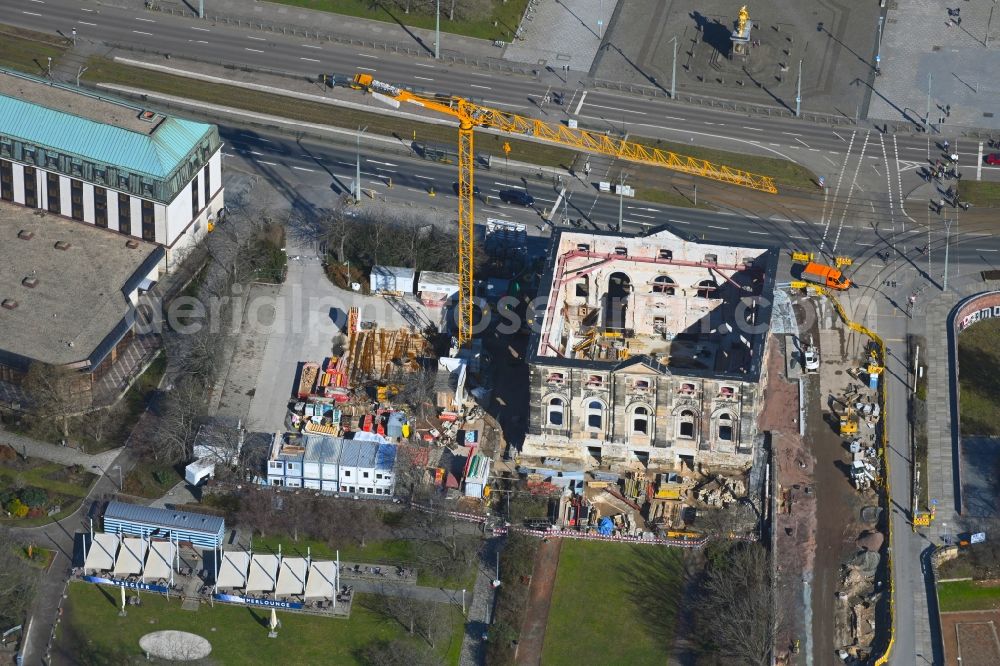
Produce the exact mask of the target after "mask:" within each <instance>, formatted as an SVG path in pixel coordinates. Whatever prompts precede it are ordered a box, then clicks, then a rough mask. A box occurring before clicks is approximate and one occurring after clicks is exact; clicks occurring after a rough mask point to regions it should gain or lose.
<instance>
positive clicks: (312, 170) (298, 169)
mask: <svg viewBox="0 0 1000 666" xmlns="http://www.w3.org/2000/svg"><path fill="white" fill-rule="evenodd" d="M292 168H293V169H295V170H296V171H308V172H309V173H316V170H315V169H307V168H305V167H297V166H293V167H292Z"/></svg>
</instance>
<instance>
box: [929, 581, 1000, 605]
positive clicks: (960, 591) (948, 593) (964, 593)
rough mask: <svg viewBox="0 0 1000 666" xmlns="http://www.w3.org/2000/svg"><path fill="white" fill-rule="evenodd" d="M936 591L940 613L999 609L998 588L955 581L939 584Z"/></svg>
mask: <svg viewBox="0 0 1000 666" xmlns="http://www.w3.org/2000/svg"><path fill="white" fill-rule="evenodd" d="M937 591H938V602H939V603H940V605H941V612H942V613H951V612H956V611H971V610H991V609H1000V586H987V585H983V584H982V583H978V582H976V581H973V580H956V581H952V582H949V583H939V584H938V586H937Z"/></svg>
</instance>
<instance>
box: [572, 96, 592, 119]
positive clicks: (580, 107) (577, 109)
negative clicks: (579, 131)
mask: <svg viewBox="0 0 1000 666" xmlns="http://www.w3.org/2000/svg"><path fill="white" fill-rule="evenodd" d="M588 92H589V91H587V90H584V91H583V94H582V95H580V102H579V104H577V105H576V111H574V112H573V115H574V116H578V115H580V109H582V108H583V100H585V99H587V93H588Z"/></svg>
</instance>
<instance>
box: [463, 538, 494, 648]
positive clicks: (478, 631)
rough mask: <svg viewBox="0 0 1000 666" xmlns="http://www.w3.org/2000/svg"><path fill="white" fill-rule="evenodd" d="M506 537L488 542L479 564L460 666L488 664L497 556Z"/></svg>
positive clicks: (467, 616) (491, 539)
mask: <svg viewBox="0 0 1000 666" xmlns="http://www.w3.org/2000/svg"><path fill="white" fill-rule="evenodd" d="M502 538H503V537H492V538H490V539H489V540H487V542H486V546H485V547H484V548H483V552H482V555H481V556H480V560H479V567H478V571H477V572H476V583H475V585H474V586H473V588H472V600H471V601H470V602H469V610H468V613H467V615H466V622H465V636H464V637H463V639H462V656H461V659H460V661H459V664H460V665H461V666H478V665H479V664H483V663H485V662H486V642H485V641H484V640H483V636H486V635H488V631H489V628H490V624H491V622H492V616H493V604H494V600H495V597H496V592H495V591H494V589H493V578H494V576H496V571H495V569H494V568H493V566H494V564H495V562H496V553H497V552H498V551H499V550H500V548H501V544H500V541H501V539H502Z"/></svg>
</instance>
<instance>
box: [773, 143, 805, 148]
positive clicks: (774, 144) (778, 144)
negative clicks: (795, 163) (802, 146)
mask: <svg viewBox="0 0 1000 666" xmlns="http://www.w3.org/2000/svg"><path fill="white" fill-rule="evenodd" d="M767 145H769V146H780V145H781V144H780V143H768V144H767ZM792 148H798V146H792Z"/></svg>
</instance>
